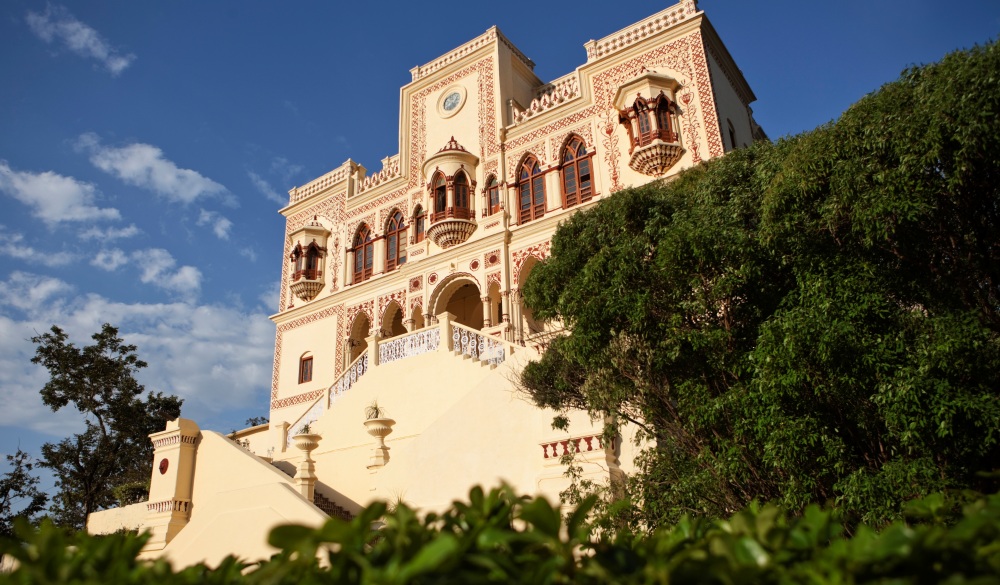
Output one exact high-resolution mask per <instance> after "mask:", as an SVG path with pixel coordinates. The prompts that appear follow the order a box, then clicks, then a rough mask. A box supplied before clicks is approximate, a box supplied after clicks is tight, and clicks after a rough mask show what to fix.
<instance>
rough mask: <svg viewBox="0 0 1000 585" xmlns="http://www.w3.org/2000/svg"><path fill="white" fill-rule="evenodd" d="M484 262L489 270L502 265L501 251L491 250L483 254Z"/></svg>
mask: <svg viewBox="0 0 1000 585" xmlns="http://www.w3.org/2000/svg"><path fill="white" fill-rule="evenodd" d="M483 261H484V262H485V264H486V267H487V268H493V267H494V266H499V265H500V250H490V251H489V252H487V253H485V254H483Z"/></svg>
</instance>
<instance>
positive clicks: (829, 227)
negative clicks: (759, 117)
mask: <svg viewBox="0 0 1000 585" xmlns="http://www.w3.org/2000/svg"><path fill="white" fill-rule="evenodd" d="M524 293H525V299H526V302H527V303H528V304H529V305H530V306H531V307H532V308H533V309H534V311H535V315H536V316H538V317H541V318H550V319H554V318H558V319H561V320H562V321H563V322H564V323H565V324H566V325H567V326H568V329H569V331H571V333H569V334H568V335H567V336H565V337H562V338H560V339H558V340H556V341H555V342H554V343H553V344H552V345H551V347H550V350H549V351H548V352H547V353H546V354H545V355H544V357H543V358H542V360H541V361H540V362H538V363H535V364H531V365H529V366H528V367H527V368H526V369H525V370H524V373H523V376H522V382H523V385H524V387H525V389H526V390H527V391H528V392H530V393H531V394H532V396H533V397H534V399H535V400H536V401H537V402H538V403H539V404H542V405H546V406H552V407H556V408H567V407H575V408H585V409H587V410H589V411H590V412H592V413H593V414H594V415H603V416H607V415H611V416H612V418H613V419H615V420H627V421H632V422H634V423H636V424H638V425H639V426H640V427H641V428H642V429H643V430H644V432H645V434H646V436H647V438H649V439H650V441H651V444H652V445H654V446H653V447H652V448H650V449H649V450H647V452H646V454H645V458H644V461H643V463H644V466H645V467H644V469H645V472H644V475H643V476H642V478H641V481H638V482H635V486H636V489H635V493H636V494H637V495H638V501H640V502H641V504H642V506H644V512H645V516H646V520H647V521H648V522H651V523H654V524H655V523H657V522H661V521H663V520H673V519H676V518H677V516H678V515H679V514H680V513H682V512H686V511H692V510H693V511H698V512H708V513H712V514H726V513H731V512H732V511H734V510H736V509H738V508H739V507H741V506H743V505H745V504H746V502H748V501H749V500H751V499H753V498H762V499H776V500H778V501H781V502H782V503H783V504H785V505H786V506H788V507H790V508H793V509H801V508H802V507H804V506H805V505H806V504H807V503H809V502H814V501H825V500H835V501H837V502H839V503H840V504H841V505H842V506H843V507H844V509H846V510H847V511H849V512H850V513H853V514H854V515H855V516H856V517H857V518H859V519H863V520H865V521H867V522H874V523H880V522H885V521H887V520H889V519H891V518H894V517H896V516H898V514H899V512H900V510H901V506H902V503H903V502H904V501H905V500H907V499H911V498H913V497H916V496H919V495H922V494H926V493H928V492H929V491H933V490H936V489H943V488H965V487H974V488H979V489H991V487H993V486H992V485H991V484H990V483H989V481H990V480H987V479H984V478H983V477H981V476H980V475H978V474H979V473H980V472H983V471H989V470H992V469H993V468H994V467H995V466H996V465H997V463H996V462H997V461H1000V447H998V445H1000V48H998V46H997V45H996V44H991V45H989V46H987V47H982V48H977V49H974V50H971V51H967V52H961V53H956V54H952V55H949V56H948V57H946V58H945V59H944V60H943V61H942V62H941V63H938V64H935V65H931V66H927V67H920V68H914V69H911V70H909V71H907V72H905V73H904V74H903V76H902V78H901V79H900V80H898V81H896V82H894V83H891V84H888V85H886V86H885V87H883V88H882V89H881V90H880V91H878V92H876V93H874V94H872V95H870V96H867V97H866V98H864V99H863V100H861V101H860V102H858V103H857V104H855V105H854V106H852V107H851V108H850V109H849V110H848V111H847V112H845V113H844V115H843V116H842V117H841V118H840V119H839V120H838V121H836V122H834V123H831V124H829V125H827V126H824V127H821V128H819V129H817V130H815V131H813V132H810V133H807V134H805V135H802V136H799V137H796V138H793V139H787V140H783V141H780V142H779V143H777V144H758V145H755V146H754V147H752V148H749V149H745V150H741V151H737V152H734V153H731V154H729V155H727V156H726V157H724V158H722V159H720V160H716V161H713V162H711V163H709V164H707V165H703V166H701V167H699V168H695V169H692V170H690V171H687V172H685V173H683V174H682V175H681V176H680V177H679V178H677V179H676V180H674V181H671V182H669V183H666V184H655V185H650V186H647V187H644V188H640V189H633V190H627V191H624V192H621V193H617V194H615V195H614V196H612V197H611V198H610V199H608V200H607V201H605V202H603V203H601V204H600V205H598V206H597V207H595V208H594V209H593V210H591V211H587V212H583V213H579V214H577V215H575V216H574V217H573V218H572V219H570V220H569V221H567V222H566V223H565V224H564V225H563V226H561V228H560V229H559V231H558V232H557V233H556V235H555V236H554V238H553V246H552V257H551V259H549V260H547V261H546V262H543V263H541V264H539V265H538V266H537V267H536V268H535V269H534V271H533V272H532V274H531V275H530V277H529V279H528V281H527V283H526V285H525V291H524Z"/></svg>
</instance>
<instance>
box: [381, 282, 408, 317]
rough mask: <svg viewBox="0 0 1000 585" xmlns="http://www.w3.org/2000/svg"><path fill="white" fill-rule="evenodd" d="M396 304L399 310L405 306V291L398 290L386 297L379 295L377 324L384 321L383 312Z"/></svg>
mask: <svg viewBox="0 0 1000 585" xmlns="http://www.w3.org/2000/svg"><path fill="white" fill-rule="evenodd" d="M392 303H396V304H397V305H399V308H400V309H402V308H403V307H405V306H406V289H399V290H397V291H396V292H394V293H389V294H387V295H381V296H379V298H378V322H379V323H384V321H385V311H386V309H388V308H389V305H390V304H392Z"/></svg>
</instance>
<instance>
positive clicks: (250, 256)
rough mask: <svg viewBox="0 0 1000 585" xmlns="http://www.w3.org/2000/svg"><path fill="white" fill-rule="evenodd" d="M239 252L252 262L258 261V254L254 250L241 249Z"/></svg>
mask: <svg viewBox="0 0 1000 585" xmlns="http://www.w3.org/2000/svg"><path fill="white" fill-rule="evenodd" d="M237 252H238V253H239V255H240V256H243V257H244V258H246V259H247V260H249V261H251V262H256V261H257V252H256V251H255V250H254V249H253V248H240V249H239V250H237Z"/></svg>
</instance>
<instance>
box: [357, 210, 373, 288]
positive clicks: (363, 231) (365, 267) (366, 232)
mask: <svg viewBox="0 0 1000 585" xmlns="http://www.w3.org/2000/svg"><path fill="white" fill-rule="evenodd" d="M362 236H364V237H362ZM351 251H352V252H354V266H353V267H352V272H353V273H354V280H353V281H352V283H353V284H358V283H361V282H364V281H366V280H368V279H369V278H371V277H372V273H373V270H374V268H375V236H374V233H373V232H372V230H371V228H369V227H368V226H367V225H365V224H361V226H360V227H359V228H358V231H357V232H355V234H354V247H353V248H351ZM358 253H360V254H361V256H360V261H359V256H358ZM359 264H360V268H361V269H360V270H359V269H358V267H359Z"/></svg>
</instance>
